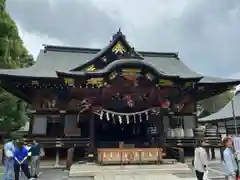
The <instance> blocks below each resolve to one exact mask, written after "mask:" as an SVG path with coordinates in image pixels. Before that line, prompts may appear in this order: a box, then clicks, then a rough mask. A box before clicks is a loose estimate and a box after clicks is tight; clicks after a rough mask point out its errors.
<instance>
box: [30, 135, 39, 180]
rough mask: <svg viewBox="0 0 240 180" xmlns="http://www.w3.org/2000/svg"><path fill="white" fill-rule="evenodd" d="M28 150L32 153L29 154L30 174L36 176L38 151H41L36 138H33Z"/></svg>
mask: <svg viewBox="0 0 240 180" xmlns="http://www.w3.org/2000/svg"><path fill="white" fill-rule="evenodd" d="M30 151H31V155H32V156H31V175H32V177H34V178H37V176H38V170H39V165H40V153H41V147H40V144H39V141H38V139H35V140H34V141H33V144H32V147H31V149H30Z"/></svg>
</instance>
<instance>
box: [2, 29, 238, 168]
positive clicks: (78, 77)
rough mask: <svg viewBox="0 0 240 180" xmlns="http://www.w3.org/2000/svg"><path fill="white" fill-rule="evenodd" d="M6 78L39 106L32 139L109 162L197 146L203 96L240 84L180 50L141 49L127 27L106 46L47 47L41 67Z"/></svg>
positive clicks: (151, 158)
mask: <svg viewBox="0 0 240 180" xmlns="http://www.w3.org/2000/svg"><path fill="white" fill-rule="evenodd" d="M193 61H194V57H193ZM0 80H1V85H2V87H3V88H4V89H6V90H7V91H8V92H10V93H12V94H14V95H15V96H17V97H19V98H21V99H22V100H23V101H25V102H28V103H29V104H31V106H32V110H31V113H32V114H33V119H31V122H30V130H29V133H28V135H27V137H26V138H27V139H31V138H33V137H38V138H39V139H40V141H41V143H42V145H43V147H44V148H45V152H46V153H47V152H48V150H49V149H54V150H57V154H58V153H59V152H60V154H61V153H66V150H67V149H69V148H74V149H75V151H76V152H77V153H76V154H77V155H78V156H81V157H80V158H84V157H85V158H86V157H87V159H88V160H94V161H97V162H98V163H101V164H104V163H106V164H113V163H115V164H124V163H146V162H160V161H161V160H162V158H163V157H164V156H165V157H168V156H169V154H171V153H170V152H171V150H172V149H174V148H183V149H189V148H190V149H191V150H192V149H193V148H194V146H195V143H196V140H197V137H196V136H195V128H196V125H197V116H196V102H197V101H199V100H203V99H205V98H209V97H211V96H214V95H216V94H219V93H222V92H225V91H228V90H229V89H232V88H233V87H234V86H235V85H237V84H240V82H239V81H238V80H232V79H220V78H213V77H206V76H203V75H200V74H198V73H196V72H193V71H191V70H190V69H189V68H188V67H187V66H186V65H185V64H184V63H183V62H182V61H181V60H180V58H179V56H178V53H161V52H145V51H136V50H135V49H134V48H133V47H132V46H130V44H129V43H128V41H127V40H126V37H125V35H124V34H123V33H122V32H121V31H120V30H119V31H118V32H117V33H116V34H114V35H113V37H112V39H111V41H110V42H109V44H108V45H107V46H106V47H104V48H103V49H102V50H100V49H90V48H77V47H60V46H52V45H44V49H43V50H40V53H39V55H38V57H37V60H36V63H35V64H34V65H33V66H31V67H28V68H22V69H1V70H0Z"/></svg>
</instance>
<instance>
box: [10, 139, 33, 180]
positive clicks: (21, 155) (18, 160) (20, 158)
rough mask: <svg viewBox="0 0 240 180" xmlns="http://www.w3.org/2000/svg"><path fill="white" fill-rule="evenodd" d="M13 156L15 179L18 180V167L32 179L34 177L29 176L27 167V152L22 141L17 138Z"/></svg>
mask: <svg viewBox="0 0 240 180" xmlns="http://www.w3.org/2000/svg"><path fill="white" fill-rule="evenodd" d="M13 157H14V175H15V180H19V172H20V168H21V169H22V171H23V173H24V175H25V176H26V177H27V178H28V179H29V180H33V179H34V178H31V175H30V172H29V168H28V157H29V152H28V150H27V149H26V147H25V146H24V142H23V141H21V140H19V141H18V142H17V143H16V148H15V150H14V153H13Z"/></svg>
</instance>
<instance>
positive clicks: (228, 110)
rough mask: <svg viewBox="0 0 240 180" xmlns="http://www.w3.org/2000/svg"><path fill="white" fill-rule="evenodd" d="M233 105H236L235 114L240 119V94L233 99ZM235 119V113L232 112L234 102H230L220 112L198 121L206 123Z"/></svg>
mask: <svg viewBox="0 0 240 180" xmlns="http://www.w3.org/2000/svg"><path fill="white" fill-rule="evenodd" d="M233 104H234V110H235V111H234V112H235V116H236V117H240V111H239V109H240V94H239V93H238V94H237V95H236V96H234V98H233ZM230 118H233V111H232V102H231V101H230V102H229V103H228V104H227V105H226V106H224V107H223V108H222V109H220V110H219V111H218V112H216V113H213V114H211V115H209V116H207V117H204V118H201V119H199V120H198V121H199V122H204V121H215V120H221V119H230Z"/></svg>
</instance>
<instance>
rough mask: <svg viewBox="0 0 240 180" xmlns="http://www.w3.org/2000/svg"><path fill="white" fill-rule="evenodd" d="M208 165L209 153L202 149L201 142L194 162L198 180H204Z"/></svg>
mask: <svg viewBox="0 0 240 180" xmlns="http://www.w3.org/2000/svg"><path fill="white" fill-rule="evenodd" d="M207 163H208V160H207V153H206V151H205V149H204V148H203V147H202V141H199V142H198V143H197V147H196V148H195V151H194V161H193V165H194V169H195V172H196V176H197V179H198V180H202V179H203V176H204V172H205V170H206V167H207Z"/></svg>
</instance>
